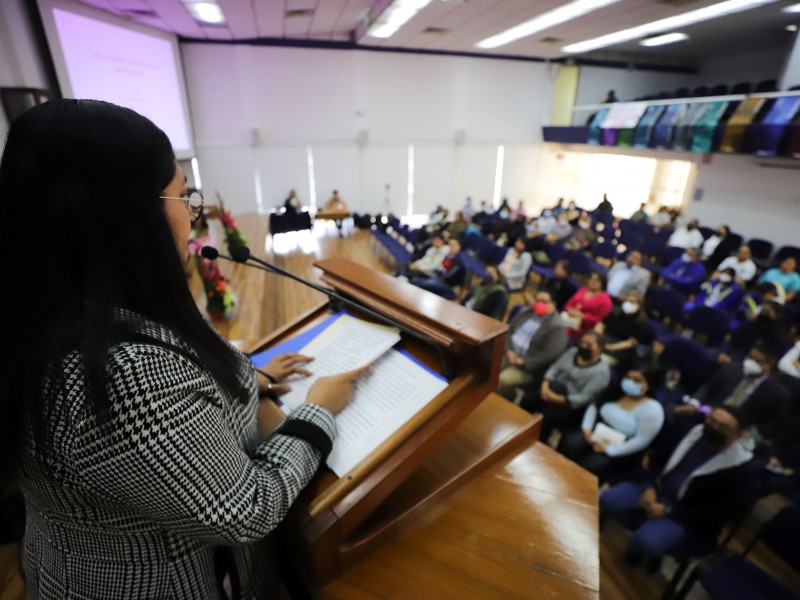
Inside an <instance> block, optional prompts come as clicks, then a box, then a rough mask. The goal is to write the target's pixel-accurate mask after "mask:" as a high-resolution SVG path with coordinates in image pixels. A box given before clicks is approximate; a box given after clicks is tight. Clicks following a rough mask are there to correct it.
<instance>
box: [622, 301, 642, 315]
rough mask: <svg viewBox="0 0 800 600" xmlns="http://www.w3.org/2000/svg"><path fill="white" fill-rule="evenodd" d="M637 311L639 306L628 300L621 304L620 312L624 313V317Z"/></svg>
mask: <svg viewBox="0 0 800 600" xmlns="http://www.w3.org/2000/svg"><path fill="white" fill-rule="evenodd" d="M638 311H639V305H638V304H636V303H635V302H631V301H630V300H625V302H623V303H622V312H624V313H625V314H626V315H632V314H633V313H635V312H638Z"/></svg>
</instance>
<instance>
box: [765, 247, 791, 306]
mask: <svg viewBox="0 0 800 600" xmlns="http://www.w3.org/2000/svg"><path fill="white" fill-rule="evenodd" d="M796 269H797V259H796V258H795V257H794V256H787V257H786V258H784V259H783V261H781V264H780V267H773V268H771V269H769V270H768V271H767V272H766V273H764V274H763V275H762V276H761V278H760V279H759V280H758V282H759V283H772V284H776V283H777V284H778V285H780V286H781V287H783V289H784V291H785V292H786V300H787V301H791V300H794V298H795V296H796V295H797V292H798V291H800V274H798V273H797V270H796Z"/></svg>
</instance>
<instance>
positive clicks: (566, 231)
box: [545, 213, 572, 244]
mask: <svg viewBox="0 0 800 600" xmlns="http://www.w3.org/2000/svg"><path fill="white" fill-rule="evenodd" d="M570 234H572V225H570V224H569V218H568V217H567V214H566V213H561V215H560V216H559V217H558V219H556V222H555V225H553V227H552V229H550V232H549V233H548V234H547V235H546V236H545V239H546V240H547V242H548V243H550V244H555V243H557V242H560V241H561V240H563V239H565V238H567V237H569V235H570Z"/></svg>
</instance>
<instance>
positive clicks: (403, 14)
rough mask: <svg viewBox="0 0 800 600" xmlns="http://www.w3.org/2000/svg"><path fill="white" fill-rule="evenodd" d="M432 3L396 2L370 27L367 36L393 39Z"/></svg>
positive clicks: (417, 0)
mask: <svg viewBox="0 0 800 600" xmlns="http://www.w3.org/2000/svg"><path fill="white" fill-rule="evenodd" d="M430 3H431V0H394V2H392V3H391V4H390V5H389V6H387V7H386V9H385V10H384V11H383V12H382V13H381V14H380V15H379V16H378V18H377V19H375V21H373V23H372V25H370V26H369V29H367V35H368V36H370V37H377V38H388V37H392V36H393V35H394V34H395V33H397V31H398V30H399V29H400V28H401V27H402V26H403V25H405V24H406V23H408V22H409V21H410V20H411V19H412V18H414V15H416V14H417V13H418V12H419V11H421V10H422V9H423V8H425V7H426V6H428V4H430Z"/></svg>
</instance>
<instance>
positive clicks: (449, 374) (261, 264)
mask: <svg viewBox="0 0 800 600" xmlns="http://www.w3.org/2000/svg"><path fill="white" fill-rule="evenodd" d="M240 247H242V246H240ZM205 248H211V247H210V246H205ZM243 248H246V246H244V247H243ZM213 250H214V251H215V252H216V253H217V257H218V258H224V259H225V260H229V261H231V262H235V263H239V264H242V265H245V266H248V267H251V268H253V269H259V270H261V271H266V272H268V273H275V274H277V275H283V276H284V277H288V278H289V279H292V280H294V281H297V282H298V283H302V284H303V285H305V286H308V287H310V288H311V289H313V290H316V291H318V292H320V293H322V294H325V295H326V296H327V297H328V298H329V299H330V300H335V301H336V302H338V303H341V304H344V305H345V306H348V307H350V308H353V309H355V310H358V311H360V312H364V313H366V314H368V315H369V316H371V317H373V318H375V319H377V320H378V321H380V322H381V323H384V324H386V325H390V326H391V327H397V328H398V329H399V330H400V331H402V332H403V333H405V334H407V335H410V336H411V337H413V338H416V339H418V340H420V341H421V342H423V343H425V344H428V345H429V346H432V347H433V348H434V349H435V350H436V353H437V354H438V355H439V358H440V359H441V361H442V367H443V370H444V373H443V375H444V377H445V378H446V379H447V380H448V381H452V379H453V377H454V371H453V370H452V369H451V364H450V358H449V356H448V354H447V352H446V351H445V349H444V348H443V347H442V345H441V344H440V343H439V342H437V341H436V340H434V339H433V338H431V337H429V336H427V335H425V334H422V333H419V332H418V331H414V330H413V329H411V328H410V327H408V326H406V325H403V324H402V323H398V322H397V321H395V320H394V319H391V318H389V317H387V316H385V315H382V314H381V313H379V312H377V311H375V310H373V309H371V308H369V307H367V306H364V305H362V304H360V303H358V302H356V301H355V300H350V299H349V298H345V297H344V296H342V295H340V294H337V293H336V292H334V291H332V290H329V289H328V288H325V287H322V286H321V285H318V284H316V283H313V282H311V281H308V280H306V279H303V278H302V277H298V276H297V275H295V274H293V273H290V272H289V271H286V270H285V269H282V268H280V267H278V266H276V265H273V264H271V263H268V262H267V261H265V260H261V259H260V258H257V257H255V256H253V255H252V254H250V250H249V249H248V250H247V252H248V255H247V257H246V258H244V260H239V259H237V258H235V257H233V256H228V255H226V254H222V253H221V252H218V251H216V248H213ZM204 258H210V257H208V256H205V257H204ZM211 260H214V259H211ZM248 260H252V261H254V262H256V263H258V264H255V265H254V264H252V263H248V262H247V261H248Z"/></svg>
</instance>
